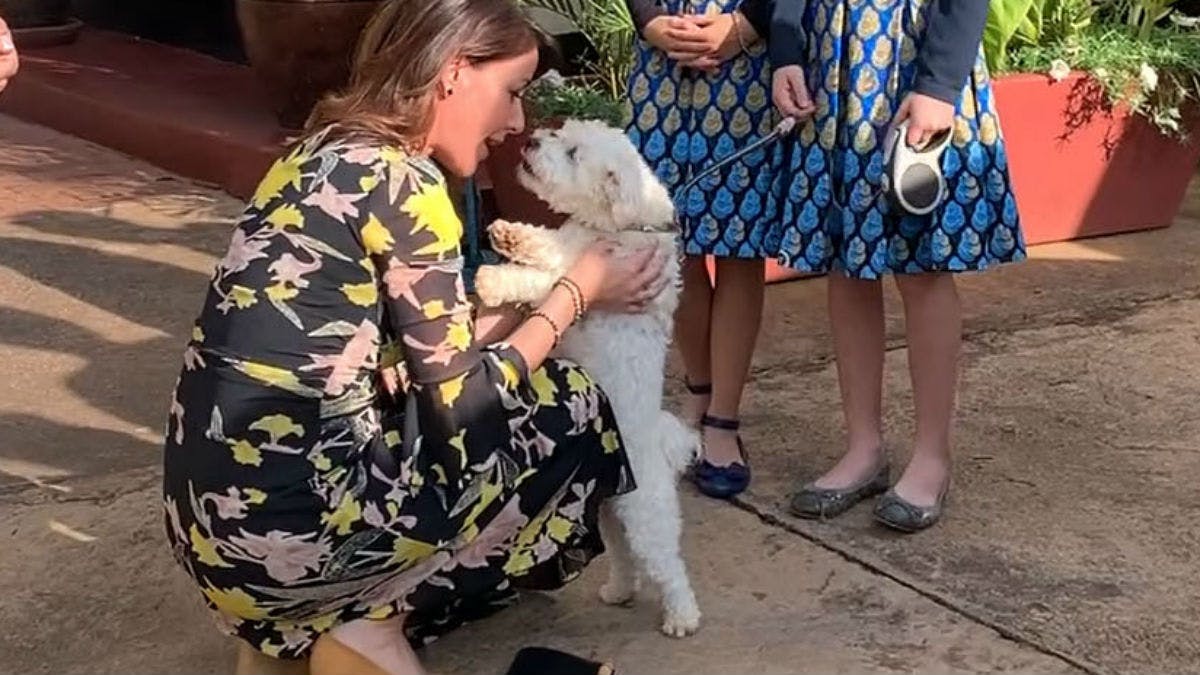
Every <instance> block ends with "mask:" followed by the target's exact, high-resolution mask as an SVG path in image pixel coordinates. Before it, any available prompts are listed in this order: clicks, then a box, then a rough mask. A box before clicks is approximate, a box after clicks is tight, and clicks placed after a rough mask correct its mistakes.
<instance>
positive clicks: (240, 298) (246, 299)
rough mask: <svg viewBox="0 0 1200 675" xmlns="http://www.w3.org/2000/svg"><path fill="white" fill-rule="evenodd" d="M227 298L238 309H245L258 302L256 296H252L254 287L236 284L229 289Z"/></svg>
mask: <svg viewBox="0 0 1200 675" xmlns="http://www.w3.org/2000/svg"><path fill="white" fill-rule="evenodd" d="M229 299H230V300H231V301H233V304H234V305H236V306H237V308H238V309H246V308H247V307H251V306H253V305H254V303H256V302H258V298H256V297H254V289H251V288H246V287H245V286H238V285H236V284H235V285H234V286H233V287H232V288H230V289H229Z"/></svg>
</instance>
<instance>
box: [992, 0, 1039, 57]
mask: <svg viewBox="0 0 1200 675" xmlns="http://www.w3.org/2000/svg"><path fill="white" fill-rule="evenodd" d="M1034 2H1035V0H992V1H991V4H990V5H989V9H988V20H987V26H986V27H985V28H984V31H983V52H984V55H985V56H986V57H987V62H988V67H990V68H992V69H993V70H1002V69H1003V68H1004V65H1005V64H1006V63H1007V62H1008V47H1009V44H1010V43H1011V42H1012V39H1013V36H1014V35H1016V34H1017V31H1018V30H1020V29H1021V26H1022V24H1024V23H1025V22H1026V21H1027V20H1028V16H1029V11H1030V8H1031V7H1033V4H1034Z"/></svg>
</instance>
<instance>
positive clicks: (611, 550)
mask: <svg viewBox="0 0 1200 675" xmlns="http://www.w3.org/2000/svg"><path fill="white" fill-rule="evenodd" d="M614 508H615V506H614V504H613V503H612V501H608V502H605V503H604V504H601V505H600V536H601V537H602V538H603V539H604V548H605V550H606V551H607V552H608V582H607V583H606V584H604V585H603V586H601V587H600V599H601V600H602V601H604V602H605V603H606V604H609V605H627V604H629V603H630V602H631V601H632V600H633V596H634V595H636V594H637V586H638V582H637V563H636V562H635V561H634V559H633V552H632V551H630V550H629V540H628V538H627V536H626V534H625V526H624V525H622V524H621V519H620V518H618V517H617V514H616V513H615V511H614Z"/></svg>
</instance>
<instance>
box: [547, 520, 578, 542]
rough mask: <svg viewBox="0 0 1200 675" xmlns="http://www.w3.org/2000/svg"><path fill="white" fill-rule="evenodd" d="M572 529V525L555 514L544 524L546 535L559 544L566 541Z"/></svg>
mask: <svg viewBox="0 0 1200 675" xmlns="http://www.w3.org/2000/svg"><path fill="white" fill-rule="evenodd" d="M573 529H574V525H572V524H571V521H569V520H567V519H566V518H563V517H562V516H560V515H557V514H556V515H554V516H551V518H550V521H549V522H547V523H546V533H547V534H549V535H550V538H551V539H553V540H554V541H557V542H558V543H560V544H562V543H565V542H566V541H567V537H570V536H571V530H573Z"/></svg>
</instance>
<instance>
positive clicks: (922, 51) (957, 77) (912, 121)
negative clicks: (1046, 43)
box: [770, 0, 1025, 532]
mask: <svg viewBox="0 0 1200 675" xmlns="http://www.w3.org/2000/svg"><path fill="white" fill-rule="evenodd" d="M987 12H988V0H777V2H776V3H775V11H774V15H773V18H772V23H771V44H770V47H771V59H772V61H773V62H774V63H775V66H776V71H775V73H774V82H773V85H774V86H773V98H774V100H775V103H776V106H777V107H778V108H779V110H780V112H782V113H783V114H785V115H795V116H798V117H807V118H810V119H809V121H808V122H807V123H806V124H805V125H804V126H803V127H802V128H801V130H800V133H799V134H798V137H797V138H796V139H795V140H794V142H792V143H790V144H789V147H786V148H785V149H784V150H783V151H782V152H781V154H782V155H783V157H782V158H781V162H782V163H783V165H782V166H781V168H780V171H779V180H778V181H777V183H776V189H775V190H774V191H773V198H774V200H775V201H776V203H775V205H774V206H773V208H776V209H778V212H779V221H778V227H776V228H773V229H772V232H771V236H770V239H771V242H770V247H771V248H773V249H775V251H776V252H777V254H778V257H779V259H780V261H781V262H782V263H784V264H786V265H789V266H791V267H793V268H795V269H798V270H802V271H806V272H829V282H828V283H829V313H830V319H831V323H832V328H833V339H834V345H835V352H836V355H837V364H838V377H839V380H840V384H841V392H842V405H843V410H844V414H845V419H846V425H847V432H848V434H847V435H848V438H847V450H846V453H845V455H844V456H843V457H842V459H841V461H839V462H838V463H837V465H836V466H834V467H833V469H831V470H830V471H829V472H827V473H825V474H824V475H823V476H821V477H820V478H818V479H817V480H816V481H815V482H813V483H811V484H809V485H807V486H805V487H804V488H802V489H801V490H800V491H799V492H798V493H797V494H796V495H794V497H793V498H792V503H791V509H792V511H793V513H795V514H796V515H798V516H802V517H813V518H827V517H832V516H835V515H838V514H840V513H842V512H844V511H846V510H848V509H849V508H850V507H851V506H853V505H854V504H855V503H857V502H858V501H861V500H863V499H866V498H868V497H871V496H874V495H876V494H879V493H885V494H884V495H883V497H882V498H881V499H880V500H879V503H878V504H877V505H876V507H875V517H876V519H877V520H878V521H879V522H881V523H882V524H884V525H888V526H890V527H893V528H895V529H899V530H902V531H907V532H912V531H916V530H920V529H924V528H926V527H928V526H930V525H932V524H933V523H935V522H936V521H937V520H938V518H939V517H940V515H941V510H942V504H943V502H944V499H945V496H946V492H947V489H948V487H949V481H950V431H951V420H952V414H953V409H954V397H955V384H956V379H957V375H958V353H959V347H960V342H961V332H962V319H961V310H960V305H959V298H958V294H957V290H956V287H955V280H954V276H953V273H955V272H964V271H972V270H983V269H985V268H989V267H992V266H995V265H998V264H1001V263H1006V262H1012V261H1018V260H1021V259H1023V258H1024V257H1025V251H1024V242H1023V240H1022V237H1021V231H1020V227H1019V225H1018V222H1017V208H1016V201H1015V199H1014V198H1013V193H1012V187H1011V183H1010V180H1009V176H1008V171H1007V163H1006V160H1005V153H1004V144H1003V141H1002V139H1001V135H1000V124H999V120H998V119H997V116H996V110H995V102H994V100H993V96H992V90H991V87H990V84H989V80H988V74H987V70H986V67H985V66H984V63H983V59H982V57H981V55H980V48H979V46H980V41H981V39H982V35H983V28H984V24H985V23H986V20H987ZM902 122H906V123H907V125H908V127H907V128H908V133H907V139H906V141H907V143H908V144H909V145H910V146H911V147H915V148H919V147H922V146H924V145H925V144H926V143H928V142H930V141H931V140H932V139H933V138H934V137H935V136H937V135H938V134H939V133H940V132H943V131H947V130H950V131H952V134H953V136H952V141H951V143H950V145H949V146H948V147H947V148H946V150H945V151H944V153H943V154H942V156H941V169H942V173H943V174H944V177H945V180H946V186H947V191H946V195H945V199H944V200H943V201H942V202H941V204H940V205H939V206H938V207H937V209H936V210H935V211H934V212H933V213H931V214H929V215H926V216H912V215H907V214H902V213H899V212H898V211H897V209H896V208H894V207H891V206H890V205H889V203H888V199H887V197H886V195H884V194H882V193H883V189H882V178H883V174H884V171H885V163H884V159H883V155H884V143H885V138H886V137H887V135H888V131H889V130H890V129H891V128H893V127H894V126H897V125H899V124H900V123H902ZM888 274H891V275H894V277H895V279H896V284H897V286H898V288H899V290H900V294H901V296H902V298H903V301H904V310H905V319H906V327H907V328H906V330H907V338H908V357H909V368H910V372H911V375H912V385H913V398H914V400H915V403H916V437H915V439H914V446H913V453H912V460H911V461H910V462H909V464H908V467H907V469H906V470H905V471H904V473H903V475H901V477H900V479H899V481H898V482H897V483H896V484H895V486H894V487H891V488H890V489H889V487H888V483H889V469H888V462H887V456H886V453H885V452H884V449H883V429H882V421H881V399H882V380H883V363H884V321H883V294H882V284H881V281H880V280H881V278H882V277H883V276H885V275H888Z"/></svg>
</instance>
